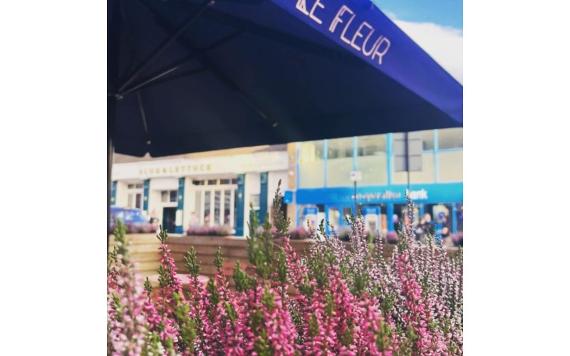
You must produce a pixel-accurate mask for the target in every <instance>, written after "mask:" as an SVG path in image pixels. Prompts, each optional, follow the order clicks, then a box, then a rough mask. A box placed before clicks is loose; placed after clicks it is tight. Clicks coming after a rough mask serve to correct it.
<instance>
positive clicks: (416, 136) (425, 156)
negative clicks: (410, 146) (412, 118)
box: [392, 130, 435, 184]
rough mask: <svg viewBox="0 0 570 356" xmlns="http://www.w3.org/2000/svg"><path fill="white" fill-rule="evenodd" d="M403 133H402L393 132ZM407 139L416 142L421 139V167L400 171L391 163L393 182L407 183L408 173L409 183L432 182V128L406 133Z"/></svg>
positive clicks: (433, 177) (433, 179) (433, 175)
mask: <svg viewBox="0 0 570 356" xmlns="http://www.w3.org/2000/svg"><path fill="white" fill-rule="evenodd" d="M396 135H403V134H394V136H395V137H396ZM408 140H409V141H414V142H417V141H418V140H420V141H421V145H422V150H421V151H422V152H421V153H420V152H418V154H421V169H419V170H413V171H410V172H407V171H400V172H396V170H395V168H396V167H395V165H392V182H393V183H394V184H407V183H408V173H409V179H410V183H412V184H414V183H433V182H434V181H435V172H434V153H433V148H434V135H433V130H425V131H415V132H409V133H408Z"/></svg>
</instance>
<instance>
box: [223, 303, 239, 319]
mask: <svg viewBox="0 0 570 356" xmlns="http://www.w3.org/2000/svg"><path fill="white" fill-rule="evenodd" d="M224 309H226V313H227V315H228V319H230V321H231V322H232V323H234V322H235V321H236V320H237V317H238V315H237V312H236V310H235V309H234V307H233V305H232V304H231V303H230V302H225V303H224Z"/></svg>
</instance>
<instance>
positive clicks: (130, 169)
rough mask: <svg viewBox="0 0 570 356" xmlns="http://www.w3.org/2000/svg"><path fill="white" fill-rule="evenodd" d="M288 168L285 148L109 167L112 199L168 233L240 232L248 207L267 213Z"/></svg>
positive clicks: (239, 233) (247, 215) (149, 161)
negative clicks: (195, 230)
mask: <svg viewBox="0 0 570 356" xmlns="http://www.w3.org/2000/svg"><path fill="white" fill-rule="evenodd" d="M287 169H288V157H287V152H286V151H285V149H283V150H271V151H261V152H253V153H248V154H234V155H221V154H219V153H218V154H216V155H213V156H212V157H208V156H206V157H199V158H173V159H160V160H147V161H135V162H128V163H120V164H115V166H114V168H113V187H114V188H113V191H112V195H113V196H112V199H113V201H114V202H115V204H114V205H116V206H119V207H132V208H137V209H140V210H142V211H143V214H144V215H146V216H147V218H148V219H149V220H153V222H154V223H159V224H161V225H163V227H164V228H166V229H167V231H169V232H173V233H179V234H182V233H185V232H186V231H187V230H188V229H189V228H190V227H196V228H197V231H206V230H207V229H202V228H216V227H222V228H223V230H224V231H229V232H230V233H232V234H235V235H238V236H243V234H244V232H245V230H246V227H247V221H246V219H247V218H248V217H249V210H250V209H254V210H255V211H256V212H257V213H258V214H259V216H260V217H261V218H263V217H265V215H266V214H267V211H268V208H269V207H270V206H271V200H272V198H273V193H274V191H275V189H276V188H277V184H278V182H279V180H282V181H283V185H284V186H286V185H287V177H288V170H287ZM210 230H211V229H210Z"/></svg>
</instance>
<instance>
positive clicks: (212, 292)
mask: <svg viewBox="0 0 570 356" xmlns="http://www.w3.org/2000/svg"><path fill="white" fill-rule="evenodd" d="M206 290H207V291H208V296H209V299H210V307H209V309H208V316H209V317H210V319H212V318H213V314H212V313H213V311H214V309H215V307H216V305H218V303H219V302H220V293H219V292H218V289H217V288H216V283H215V282H214V279H212V278H211V279H209V280H208V284H207V285H206Z"/></svg>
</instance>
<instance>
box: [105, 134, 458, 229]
mask: <svg viewBox="0 0 570 356" xmlns="http://www.w3.org/2000/svg"><path fill="white" fill-rule="evenodd" d="M401 135H402V134H393V133H390V134H382V135H372V136H359V137H348V138H339V139H330V140H319V141H309V142H297V143H290V144H287V145H280V146H271V147H264V148H246V149H238V150H229V151H219V152H212V153H204V154H193V155H183V156H176V157H170V158H165V159H146V160H145V159H143V160H133V161H127V162H120V163H115V164H114V166H113V182H112V191H111V195H112V198H111V199H112V205H115V206H120V207H130V208H138V209H142V210H143V211H144V212H145V213H146V214H147V216H148V217H150V218H155V219H158V220H159V221H160V222H161V224H162V225H163V226H165V227H166V228H167V230H168V231H170V232H176V233H183V232H184V231H186V230H187V229H188V228H189V227H190V226H210V227H211V226H226V227H228V228H230V229H231V230H232V231H233V233H234V234H235V235H237V236H243V235H244V233H245V231H246V229H247V219H248V217H249V213H250V210H251V209H254V210H255V211H256V212H257V214H258V216H259V217H260V220H263V218H264V217H265V214H266V213H267V212H268V210H269V209H270V207H271V204H272V200H273V195H274V192H275V190H276V188H277V184H278V181H279V180H281V181H282V191H284V194H285V199H284V201H285V203H286V212H287V216H288V217H289V218H290V219H291V221H292V222H293V224H295V225H296V226H306V223H307V220H309V221H312V222H313V223H315V224H318V223H319V222H320V221H321V220H322V219H325V220H326V221H328V222H329V223H330V225H332V226H333V227H339V228H343V227H346V219H345V217H346V216H347V215H348V216H349V215H351V214H352V213H353V212H354V211H355V210H356V211H359V212H361V213H362V214H363V215H364V216H365V218H366V221H367V223H368V226H369V229H370V230H374V231H382V232H384V233H386V232H388V231H392V230H394V220H401V219H403V216H404V215H405V213H406V206H407V204H406V202H407V200H406V192H407V191H408V192H409V195H410V197H411V198H412V200H413V201H414V202H415V204H416V205H417V210H416V211H415V215H416V216H420V217H422V216H425V214H429V215H430V218H431V219H432V222H435V223H445V224H447V225H448V226H449V229H450V230H451V232H458V231H462V230H463V130H462V129H444V130H429V131H418V132H413V133H410V134H409V138H410V142H414V145H417V146H418V147H417V152H416V155H417V157H416V162H415V163H414V165H413V167H412V171H411V172H408V171H406V170H402V167H401V162H399V161H398V159H399V157H398V153H397V152H396V151H397V149H396V146H397V144H396V142H397V141H398V139H399V137H400V136H401ZM355 183H356V184H355Z"/></svg>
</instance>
